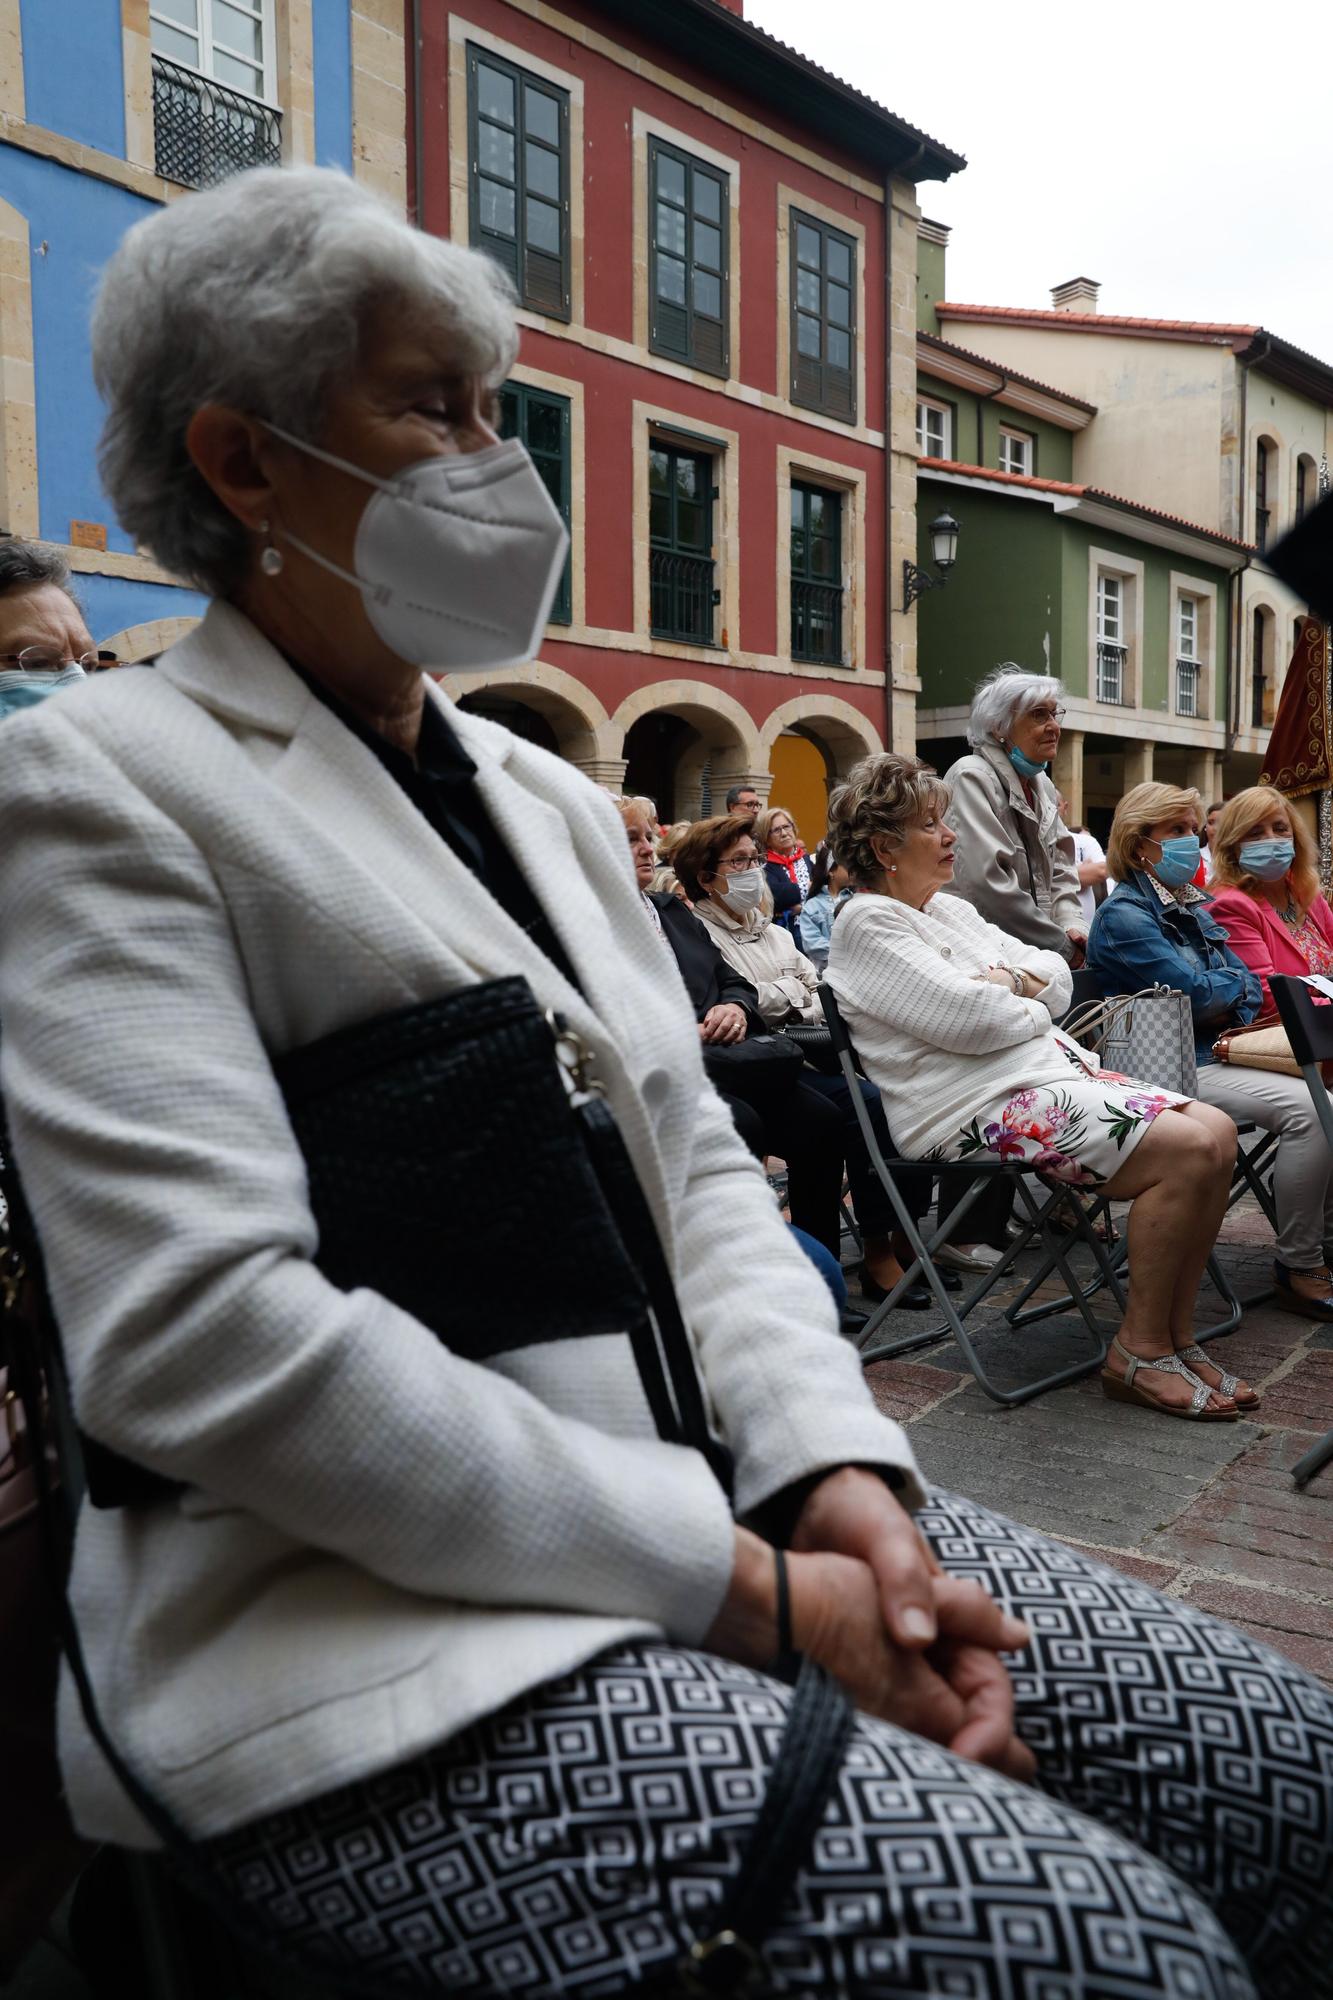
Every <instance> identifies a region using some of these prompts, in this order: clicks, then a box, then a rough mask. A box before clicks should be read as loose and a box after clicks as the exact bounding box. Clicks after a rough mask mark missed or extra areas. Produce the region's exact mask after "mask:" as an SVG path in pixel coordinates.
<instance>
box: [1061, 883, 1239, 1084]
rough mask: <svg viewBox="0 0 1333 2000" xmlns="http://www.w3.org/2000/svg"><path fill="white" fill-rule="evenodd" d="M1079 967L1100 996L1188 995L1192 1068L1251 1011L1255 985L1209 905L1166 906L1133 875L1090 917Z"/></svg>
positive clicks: (1204, 1060) (1205, 1060)
mask: <svg viewBox="0 0 1333 2000" xmlns="http://www.w3.org/2000/svg"><path fill="white" fill-rule="evenodd" d="M1087 962H1088V968H1089V970H1090V971H1091V972H1092V973H1093V974H1094V975H1095V977H1096V979H1097V983H1098V985H1099V986H1100V988H1101V990H1102V993H1103V994H1104V995H1106V994H1111V993H1138V992H1141V991H1142V989H1143V988H1144V987H1145V986H1170V987H1173V988H1174V989H1175V990H1176V991H1177V992H1179V993H1186V994H1188V995H1189V1003H1190V1011H1191V1013H1192V1014H1193V1016H1194V1056H1195V1061H1196V1062H1198V1063H1200V1064H1203V1063H1210V1062H1211V1061H1212V1060H1213V1043H1214V1042H1215V1041H1216V1040H1217V1038H1218V1036H1219V1035H1220V1034H1221V1033H1222V1032H1223V1030H1224V1029H1226V1028H1229V1027H1239V1026H1240V1025H1242V1024H1243V1023H1244V1022H1246V1021H1252V1020H1253V1019H1254V1017H1255V1015H1256V1014H1257V1013H1258V1012H1259V1004H1260V996H1261V988H1260V985H1259V981H1258V979H1257V978H1256V977H1255V975H1254V974H1253V973H1252V972H1251V971H1250V970H1249V969H1248V967H1246V966H1244V965H1242V964H1241V961H1240V960H1239V959H1238V958H1237V956H1236V954H1235V952H1234V951H1230V950H1229V949H1228V948H1227V933H1226V931H1224V930H1223V928H1222V926H1221V924H1219V923H1218V921H1217V919H1216V917H1214V915H1213V913H1212V910H1211V909H1210V907H1209V905H1208V904H1207V903H1192V904H1190V905H1189V906H1188V908H1186V907H1185V906H1183V905H1180V904H1172V905H1171V906H1170V907H1168V906H1167V905H1166V904H1165V903H1163V902H1161V901H1160V900H1159V898H1158V897H1157V896H1156V895H1155V894H1154V892H1153V889H1152V886H1151V884H1150V883H1149V881H1148V879H1147V877H1146V876H1144V875H1141V874H1139V873H1138V872H1137V870H1136V871H1135V873H1134V874H1133V875H1132V876H1131V878H1130V879H1129V881H1127V882H1120V883H1118V884H1117V885H1116V887H1115V888H1114V889H1113V890H1112V892H1111V894H1110V895H1109V896H1108V897H1107V899H1106V901H1105V902H1104V903H1103V904H1102V905H1101V907H1100V909H1099V910H1098V911H1097V914H1096V915H1095V916H1094V918H1093V920H1092V930H1091V931H1090V933H1089V935H1088V956H1087Z"/></svg>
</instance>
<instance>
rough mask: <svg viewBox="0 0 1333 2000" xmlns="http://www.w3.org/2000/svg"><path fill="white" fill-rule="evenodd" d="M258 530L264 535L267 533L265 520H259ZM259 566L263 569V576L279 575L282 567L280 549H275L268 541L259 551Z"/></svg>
mask: <svg viewBox="0 0 1333 2000" xmlns="http://www.w3.org/2000/svg"><path fill="white" fill-rule="evenodd" d="M259 532H260V534H261V535H266V534H267V533H268V522H267V521H261V522H260V523H259ZM259 567H260V568H261V569H262V570H263V572H264V574H265V576H281V575H282V569H283V562H282V550H281V549H275V548H274V546H273V544H272V542H269V543H268V544H267V546H266V547H265V548H263V549H261V551H260V554H259Z"/></svg>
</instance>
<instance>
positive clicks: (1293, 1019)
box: [1268, 972, 1333, 1487]
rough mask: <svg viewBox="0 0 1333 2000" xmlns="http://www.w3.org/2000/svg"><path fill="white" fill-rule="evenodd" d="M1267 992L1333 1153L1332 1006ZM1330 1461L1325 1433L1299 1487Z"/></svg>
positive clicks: (1282, 980)
mask: <svg viewBox="0 0 1333 2000" xmlns="http://www.w3.org/2000/svg"><path fill="white" fill-rule="evenodd" d="M1268 985H1269V989H1270V991H1271V992H1272V995H1273V998H1274V1000H1275V1001H1276V1002H1277V1011H1278V1018H1279V1020H1280V1021H1281V1022H1282V1025H1283V1027H1284V1028H1285V1029H1286V1031H1287V1040H1288V1041H1289V1042H1290V1043H1291V1052H1292V1054H1293V1055H1294V1056H1295V1058H1296V1060H1297V1062H1298V1063H1299V1064H1300V1066H1301V1075H1302V1076H1303V1077H1304V1078H1305V1087H1306V1089H1307V1090H1308V1091H1309V1093H1310V1098H1311V1101H1312V1103H1313V1104H1314V1108H1315V1116H1316V1117H1317V1118H1318V1120H1319V1128H1320V1130H1321V1131H1322V1133H1323V1135H1324V1139H1325V1141H1326V1143H1327V1145H1328V1147H1329V1149H1330V1150H1331V1151H1333V1105H1330V1103H1329V1100H1328V1090H1327V1088H1326V1086H1325V1083H1324V1078H1323V1072H1322V1070H1321V1068H1320V1065H1321V1064H1322V1063H1326V1062H1333V1006H1328V1005H1325V1006H1320V1005H1318V1004H1316V1001H1315V998H1314V994H1313V993H1312V992H1311V989H1310V988H1309V987H1308V986H1307V985H1306V983H1305V981H1304V980H1303V979H1295V978H1293V977H1292V976H1291V975H1290V974H1289V973H1281V972H1275V973H1272V974H1270V976H1269V981H1268ZM1331 1459H1333V1430H1327V1431H1325V1432H1324V1435H1323V1436H1322V1437H1321V1438H1320V1440H1319V1442H1318V1443H1317V1444H1314V1445H1311V1447H1310V1449H1309V1451H1307V1452H1306V1454H1305V1456H1304V1457H1303V1458H1300V1459H1298V1460H1297V1462H1296V1464H1295V1465H1294V1466H1293V1467H1292V1471H1291V1476H1292V1478H1293V1480H1294V1481H1295V1483H1296V1485H1297V1486H1298V1487H1301V1486H1307V1485H1308V1484H1309V1482H1310V1481H1311V1480H1312V1479H1313V1478H1314V1476H1315V1474H1316V1472H1320V1471H1322V1470H1323V1468H1324V1466H1326V1465H1327V1464H1328V1463H1329V1461H1330V1460H1331Z"/></svg>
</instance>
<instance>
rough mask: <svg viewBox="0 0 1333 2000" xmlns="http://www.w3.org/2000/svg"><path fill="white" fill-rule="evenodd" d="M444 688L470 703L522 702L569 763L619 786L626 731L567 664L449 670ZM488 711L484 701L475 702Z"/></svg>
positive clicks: (452, 696) (534, 663) (541, 662)
mask: <svg viewBox="0 0 1333 2000" xmlns="http://www.w3.org/2000/svg"><path fill="white" fill-rule="evenodd" d="M440 686H441V687H442V688H443V689H444V692H445V693H446V694H447V695H448V696H449V698H450V700H451V701H456V702H460V703H461V704H463V705H464V706H470V705H472V703H471V702H470V699H469V698H470V697H479V696H480V697H484V696H487V695H489V696H490V697H491V699H492V700H493V701H498V702H517V703H518V704H519V705H520V706H521V707H523V708H527V709H531V710H532V711H533V712H534V713H535V714H536V715H539V716H540V717H541V718H542V720H543V722H545V723H546V725H547V727H548V728H549V730H550V732H551V734H552V735H553V737H554V738H555V747H556V749H557V751H558V752H559V754H560V755H561V756H562V757H563V758H565V759H566V761H567V762H568V763H571V764H577V765H578V767H579V769H580V770H581V771H586V772H587V774H588V776H589V777H590V778H593V779H594V780H595V781H596V782H597V783H598V784H601V785H613V786H618V785H619V783H620V780H621V778H622V777H623V775H624V768H625V767H624V761H623V759H622V757H621V755H620V748H621V733H622V732H621V731H620V730H619V729H618V728H616V726H615V724H614V723H612V721H611V720H610V718H609V717H608V715H607V712H606V710H605V708H604V707H603V706H602V703H601V702H600V701H599V700H598V699H597V696H596V695H595V694H593V693H592V691H591V690H590V689H589V688H586V687H585V686H584V685H583V682H582V681H580V680H576V679H575V677H574V675H573V674H568V673H566V672H565V671H564V669H563V667H553V666H550V665H549V664H548V663H547V662H546V661H545V660H532V661H530V662H529V663H528V664H527V665H526V666H522V667H497V668H496V669H495V670H494V671H493V672H491V673H485V674H445V675H443V676H442V677H441V679H440ZM475 705H476V707H477V708H478V710H479V712H481V713H483V714H484V713H485V709H486V704H485V702H484V700H478V701H476V703H475Z"/></svg>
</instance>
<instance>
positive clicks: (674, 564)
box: [649, 549, 718, 646]
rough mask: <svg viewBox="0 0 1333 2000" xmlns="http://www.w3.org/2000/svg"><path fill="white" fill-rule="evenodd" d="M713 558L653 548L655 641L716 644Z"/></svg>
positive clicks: (652, 604) (652, 602) (651, 560)
mask: <svg viewBox="0 0 1333 2000" xmlns="http://www.w3.org/2000/svg"><path fill="white" fill-rule="evenodd" d="M713 569H714V565H713V560H712V557H711V556H685V555H679V554H677V552H676V551H675V550H674V549H654V550H653V551H652V553H651V558H650V569H649V576H650V579H651V584H652V592H651V614H650V615H651V619H652V628H653V637H654V638H655V639H683V640H688V641H690V642H691V643H692V644H694V645H696V646H711V645H712V644H713V607H714V605H715V604H716V603H717V600H718V593H717V591H716V590H715V589H714V587H713Z"/></svg>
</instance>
